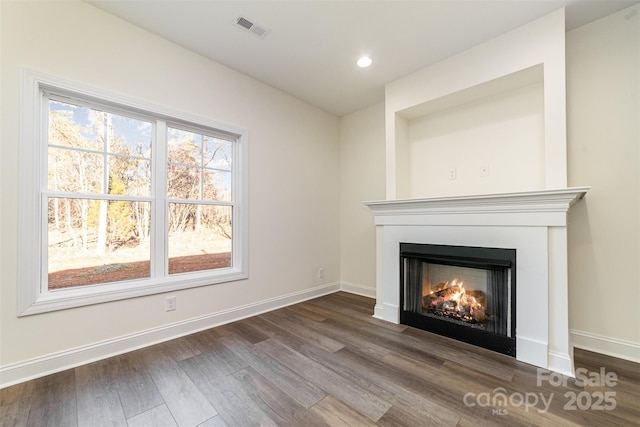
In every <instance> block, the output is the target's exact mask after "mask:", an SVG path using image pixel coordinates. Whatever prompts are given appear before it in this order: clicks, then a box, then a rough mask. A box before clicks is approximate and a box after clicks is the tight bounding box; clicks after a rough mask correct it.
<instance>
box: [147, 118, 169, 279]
mask: <svg viewBox="0 0 640 427" xmlns="http://www.w3.org/2000/svg"><path fill="white" fill-rule="evenodd" d="M167 153H168V151H167V123H166V122H165V121H164V120H157V121H156V123H155V132H154V140H153V141H152V155H151V159H152V160H151V161H152V178H151V194H152V197H153V199H154V201H153V203H152V205H153V206H152V209H151V212H152V219H151V277H156V278H158V277H164V276H166V275H167V273H168V268H169V267H168V256H167V247H168V242H167V238H168V236H167V230H168V228H167V196H166V189H167V155H168V154H167Z"/></svg>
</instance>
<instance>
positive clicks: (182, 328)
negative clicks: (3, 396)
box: [0, 282, 363, 388]
mask: <svg viewBox="0 0 640 427" xmlns="http://www.w3.org/2000/svg"><path fill="white" fill-rule="evenodd" d="M362 288H363V287H361V286H357V285H349V286H347V287H346V289H342V287H341V284H340V283H338V282H333V283H328V284H325V285H321V286H317V287H315V288H311V289H305V290H303V291H299V292H294V293H291V294H288V295H284V296H281V297H276V298H271V299H268V300H265V301H260V302H257V303H253V304H247V305H245V306H241V307H235V308H232V309H229V310H224V311H220V312H217V313H212V314H208V315H205V316H201V317H197V318H193V319H188V320H184V321H181V322H177V323H173V324H170V325H164V326H160V327H157V328H153V329H149V330H146V331H141V332H137V333H134V334H129V335H125V336H121V337H117V338H113V339H110V340H105V341H101V342H97V343H94V344H89V345H86V346H82V347H77V348H73V349H70V350H66V351H62V352H59V353H54V354H50V355H47V356H42V357H37V358H34V359H30V360H26V361H23V362H18V363H13V364H10V365H6V366H2V367H0V388H4V387H8V386H11V385H14V384H18V383H21V382H24V381H28V380H31V379H34V378H39V377H43V376H45V375H49V374H53V373H55V372H60V371H64V370H66V369H70V368H74V367H76V366H80V365H84V364H87V363H91V362H95V361H97V360H102V359H106V358H108V357H112V356H117V355H119V354H123V353H126V352H129V351H133V350H137V349H140V348H143V347H148V346H150V345H154V344H158V343H160V342H164V341H168V340H172V339H175V338H179V337H182V336H185V335H189V334H192V333H195V332H198V331H202V330H205V329H209V328H213V327H216V326H220V325H224V324H226V323H230V322H234V321H237V320H241V319H245V318H247V317H251V316H256V315H258V314H261V313H265V312H267V311H271V310H276V309H278V308H282V307H286V306H288V305H291V304H296V303H299V302H302V301H306V300H309V299H312V298H317V297H319V296H322V295H327V294H330V293H333V292H337V291H340V290H344V291H345V292H352V290H360V291H361V290H362ZM354 293H358V292H354Z"/></svg>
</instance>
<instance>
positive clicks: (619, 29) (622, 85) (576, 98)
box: [567, 6, 640, 361]
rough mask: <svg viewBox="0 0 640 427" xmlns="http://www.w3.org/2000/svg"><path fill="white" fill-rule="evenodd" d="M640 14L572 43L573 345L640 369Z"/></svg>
mask: <svg viewBox="0 0 640 427" xmlns="http://www.w3.org/2000/svg"><path fill="white" fill-rule="evenodd" d="M639 17H640V6H635V7H632V8H629V9H626V10H623V11H621V12H619V13H616V14H613V15H610V16H608V17H605V18H603V19H601V20H599V21H596V22H593V23H591V24H588V25H585V26H583V27H581V28H578V29H576V30H573V31H571V32H569V33H567V95H568V98H567V121H568V153H569V184H570V185H572V186H578V185H590V186H591V190H589V193H588V194H587V197H586V198H585V200H584V203H579V204H577V205H576V206H575V209H573V210H571V211H570V214H569V225H570V226H569V280H570V282H569V298H570V312H569V314H570V318H569V319H570V328H571V329H572V337H573V341H574V344H575V345H577V346H580V347H584V348H590V349H594V350H596V351H601V352H605V353H609V354H619V355H622V356H626V357H628V358H635V359H636V360H638V361H640V310H639V309H638V307H639V301H640V181H639V180H640V98H639V95H640V19H639Z"/></svg>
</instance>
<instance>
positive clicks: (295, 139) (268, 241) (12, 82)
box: [0, 2, 340, 381]
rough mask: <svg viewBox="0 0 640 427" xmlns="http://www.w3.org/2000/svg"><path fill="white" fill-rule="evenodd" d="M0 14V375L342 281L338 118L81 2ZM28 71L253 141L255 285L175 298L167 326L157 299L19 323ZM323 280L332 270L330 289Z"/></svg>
mask: <svg viewBox="0 0 640 427" xmlns="http://www.w3.org/2000/svg"><path fill="white" fill-rule="evenodd" d="M1 8H2V13H1V19H2V21H1V24H2V25H1V27H2V28H1V31H2V33H1V35H2V52H1V55H2V56H1V60H2V69H1V72H2V77H1V78H2V80H1V84H2V134H1V135H2V141H1V150H2V157H1V164H0V169H1V172H0V191H1V192H2V193H1V194H2V208H1V210H2V222H1V224H0V233H1V234H2V239H1V245H2V246H1V257H0V280H1V288H0V308H1V315H0V316H1V317H0V322H1V337H0V368H4V369H5V373H6V371H7V369H10V368H16V369H18V368H20V369H22V368H23V367H24V366H25V365H29V363H31V362H34V361H35V362H38V363H40V362H42V364H43V366H44V365H46V363H45V362H46V361H47V360H49V359H48V358H49V357H50V356H51V357H54V356H56V357H57V356H60V357H62V356H61V355H67V354H69V353H73V351H74V349H79V348H82V349H85V350H87V351H88V352H89V353H90V351H89V350H90V349H92V348H93V347H94V344H95V345H97V346H99V345H102V344H104V343H113V342H114V341H117V340H118V339H120V338H121V337H129V338H131V337H134V338H135V337H137V336H139V335H141V334H142V333H144V332H145V331H147V332H148V331H150V330H161V329H162V328H164V327H165V326H168V325H176V324H180V322H185V323H184V324H188V323H189V321H191V320H192V319H202V318H205V317H206V316H210V315H211V314H212V313H219V312H225V311H227V310H231V309H234V308H236V307H245V306H247V305H252V304H256V303H259V302H262V301H271V300H272V299H277V298H279V297H282V296H286V295H292V294H296V293H304V292H306V291H308V290H310V289H314V288H315V287H317V286H318V285H322V284H323V283H324V284H331V283H332V282H337V281H338V278H339V274H340V270H339V263H340V260H339V251H340V239H339V221H340V211H339V203H340V198H339V173H340V169H339V165H338V161H337V160H338V158H339V150H340V147H339V132H340V129H339V120H338V118H337V117H335V116H332V115H330V114H327V113H325V112H322V111H321V110H319V109H316V108H314V107H311V106H309V105H308V104H305V103H304V102H302V101H299V100H297V99H295V98H293V97H291V96H289V95H286V94H284V93H282V92H280V91H278V90H275V89H274V88H272V87H269V86H266V85H264V84H262V83H259V82H257V81H255V80H253V79H251V78H249V77H247V76H245V75H242V74H239V73H237V72H235V71H233V70H230V69H228V68H226V67H223V66H221V65H219V64H216V63H214V62H211V61H209V60H206V59H204V58H203V57H201V56H198V55H196V54H194V53H192V52H190V51H187V50H185V49H183V48H180V47H179V46H177V45H174V44H172V43H169V42H167V41H165V40H162V39H160V38H158V37H156V36H153V35H151V34H150V33H147V32H145V31H143V30H141V29H139V28H136V27H134V26H132V25H130V24H128V23H126V22H125V21H122V20H120V19H117V18H115V17H113V16H111V15H109V14H106V13H105V12H102V11H100V10H98V9H96V8H94V7H93V6H90V5H88V4H86V3H83V2H37V3H34V2H1ZM22 67H28V68H30V69H34V70H36V71H40V72H43V73H47V74H50V75H54V76H58V77H62V78H64V79H68V80H75V81H77V82H80V83H84V84H88V85H93V86H96V87H98V88H102V89H105V90H108V91H111V92H119V93H123V94H126V95H127V96H128V97H133V98H139V99H141V100H144V101H146V102H150V103H154V104H158V105H162V106H166V107H169V108H171V109H176V110H181V111H184V112H186V113H190V114H194V115H199V116H203V117H208V118H212V119H214V120H217V121H221V122H225V123H229V124H231V125H235V126H239V127H243V128H246V129H248V130H249V147H250V173H249V175H250V180H249V188H250V190H249V199H250V206H249V208H250V213H249V223H250V224H249V226H250V236H249V238H250V242H249V243H250V253H249V256H250V259H249V275H250V278H249V279H248V280H243V281H238V282H233V283H226V284H220V285H215V286H205V287H200V288H195V289H190V290H184V291H180V292H175V293H173V294H175V295H176V296H177V307H178V309H177V310H176V311H173V312H165V310H164V298H165V295H162V294H160V295H154V296H148V297H142V298H136V299H130V300H125V301H118V302H112V303H106V304H100V305H94V306H88V307H81V308H77V309H70V310H64V311H58V312H52V313H47V314H41V315H34V316H28V317H23V318H18V317H17V316H16V289H17V287H18V286H19V285H21V284H19V283H17V276H16V269H17V268H16V266H17V259H16V248H17V242H18V239H19V238H20V236H19V235H17V231H16V230H17V222H18V212H17V201H18V191H17V189H18V186H17V183H16V180H15V176H17V172H18V169H17V168H18V166H17V164H18V145H19V144H23V143H29V141H21V140H20V135H19V116H18V110H19V108H18V107H19V104H20V96H19V95H20V94H19V88H20V73H21V69H22ZM319 267H323V268H324V269H325V278H324V279H323V280H322V281H318V279H317V276H316V272H317V269H318V268H319ZM185 328H188V326H185ZM92 354H93V353H92ZM69 360H70V359H69ZM54 364H55V363H54ZM47 366H48V365H47ZM27 371H28V369H27ZM0 372H1V370H0ZM21 372H22V371H21ZM7 375H8V374H7ZM3 381H7V379H6V378H3Z"/></svg>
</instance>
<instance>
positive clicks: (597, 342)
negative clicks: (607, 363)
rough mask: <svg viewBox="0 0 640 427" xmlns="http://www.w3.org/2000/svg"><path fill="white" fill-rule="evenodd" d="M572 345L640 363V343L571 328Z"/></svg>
mask: <svg viewBox="0 0 640 427" xmlns="http://www.w3.org/2000/svg"><path fill="white" fill-rule="evenodd" d="M569 332H570V335H571V345H572V346H573V347H578V348H582V349H584V350H589V351H593V352H596V353H600V354H604V355H607V356H611V357H617V358H618V359H624V360H630V361H632V362H636V363H640V344H639V343H637V342H632V341H625V340H620V339H617V338H610V337H605V336H602V335H596V334H592V333H589V332H584V331H578V330H576V329H571V330H569Z"/></svg>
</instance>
